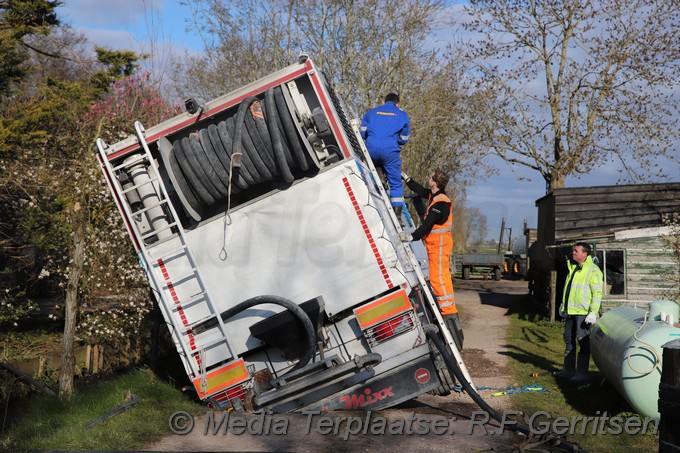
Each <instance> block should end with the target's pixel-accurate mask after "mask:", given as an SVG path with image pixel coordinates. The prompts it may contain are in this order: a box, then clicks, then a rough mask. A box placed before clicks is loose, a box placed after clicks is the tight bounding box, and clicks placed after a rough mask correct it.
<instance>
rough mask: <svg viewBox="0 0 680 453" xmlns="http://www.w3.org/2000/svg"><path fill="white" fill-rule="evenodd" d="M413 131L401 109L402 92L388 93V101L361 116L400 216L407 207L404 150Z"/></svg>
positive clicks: (370, 147) (364, 134)
mask: <svg viewBox="0 0 680 453" xmlns="http://www.w3.org/2000/svg"><path fill="white" fill-rule="evenodd" d="M410 134H411V126H410V122H409V119H408V115H407V114H406V112H405V111H403V110H402V109H400V108H399V95H397V94H396V93H390V94H388V95H387V96H385V104H383V105H381V106H379V107H375V108H373V109H371V110H369V111H368V112H366V114H364V116H363V118H362V119H361V136H362V137H363V138H364V140H365V141H366V148H367V149H368V153H369V154H370V155H371V159H373V162H374V163H375V164H376V165H379V166H382V167H383V169H384V170H385V173H386V175H387V183H388V184H389V186H390V203H391V204H392V207H393V208H394V211H395V213H396V214H397V218H399V219H401V210H402V207H403V206H404V186H403V185H402V182H401V156H400V153H401V147H402V146H403V145H405V144H406V142H408V139H409V136H410Z"/></svg>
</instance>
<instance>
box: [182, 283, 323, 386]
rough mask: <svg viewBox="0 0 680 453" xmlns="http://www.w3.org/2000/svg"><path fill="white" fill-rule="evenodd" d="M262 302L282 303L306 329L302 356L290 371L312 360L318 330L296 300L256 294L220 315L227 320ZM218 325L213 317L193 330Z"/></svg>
mask: <svg viewBox="0 0 680 453" xmlns="http://www.w3.org/2000/svg"><path fill="white" fill-rule="evenodd" d="M260 304H275V305H280V306H282V307H284V308H285V309H287V310H288V311H290V312H291V313H292V314H293V315H294V316H295V317H296V318H298V319H299V320H300V322H301V323H302V327H303V329H304V331H305V348H304V352H303V354H302V357H300V360H298V363H296V364H295V366H294V367H293V368H291V369H290V371H289V373H290V372H292V371H295V370H298V369H300V368H302V367H304V366H305V365H307V364H308V363H309V361H310V360H312V358H313V357H314V351H315V349H316V332H315V331H314V325H313V324H312V321H311V320H310V319H309V316H307V313H305V312H304V310H303V309H302V308H300V307H299V306H298V305H296V304H295V303H294V302H292V301H290V300H288V299H286V298H284V297H281V296H272V295H262V296H255V297H251V298H250V299H246V300H244V301H243V302H240V303H238V304H236V305H234V306H233V307H231V308H229V309H228V310H225V311H223V312H222V313H220V317H221V318H222V321H226V320H227V319H229V318H231V317H232V316H234V315H237V314H238V313H241V312H242V311H245V310H247V309H248V308H251V307H254V306H255V305H260ZM216 326H217V320H216V319H215V318H213V319H209V320H207V321H205V322H202V323H200V324H197V325H196V326H194V327H193V329H192V331H193V332H194V333H195V334H199V333H202V332H205V331H206V330H208V329H211V328H213V327H216Z"/></svg>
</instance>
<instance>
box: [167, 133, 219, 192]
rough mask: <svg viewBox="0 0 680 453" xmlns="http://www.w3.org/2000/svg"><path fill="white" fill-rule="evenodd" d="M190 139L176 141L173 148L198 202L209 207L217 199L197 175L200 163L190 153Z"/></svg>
mask: <svg viewBox="0 0 680 453" xmlns="http://www.w3.org/2000/svg"><path fill="white" fill-rule="evenodd" d="M188 140H189V139H188V138H186V137H185V138H183V139H181V140H175V143H173V144H172V148H173V149H174V151H175V158H176V159H177V163H178V164H179V167H180V168H181V169H182V173H183V174H184V176H185V177H186V178H185V179H186V181H187V183H189V185H190V186H191V188H192V189H193V191H194V193H195V194H196V197H197V198H198V200H199V201H200V202H201V203H203V204H207V205H212V204H213V203H215V199H214V198H213V197H212V195H210V193H209V192H208V189H206V188H205V186H204V185H203V182H202V178H199V175H198V174H197V173H196V172H197V171H199V170H197V168H196V167H198V163H197V162H195V159H194V158H193V156H192V155H191V154H189V153H188V148H190V145H189V142H188Z"/></svg>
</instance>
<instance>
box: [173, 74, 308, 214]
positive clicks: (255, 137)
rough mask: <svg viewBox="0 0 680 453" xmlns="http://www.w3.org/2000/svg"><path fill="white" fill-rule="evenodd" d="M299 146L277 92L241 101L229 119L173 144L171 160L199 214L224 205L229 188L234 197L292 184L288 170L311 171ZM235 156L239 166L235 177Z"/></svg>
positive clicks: (281, 95) (278, 90) (283, 104)
mask: <svg viewBox="0 0 680 453" xmlns="http://www.w3.org/2000/svg"><path fill="white" fill-rule="evenodd" d="M301 140H302V138H301V137H300V136H299V135H298V133H297V129H296V127H295V123H294V120H293V118H292V116H291V114H290V112H289V110H288V107H287V105H286V101H285V98H284V96H283V91H282V89H281V87H280V86H277V87H274V88H270V89H269V90H267V91H266V92H265V96H264V100H261V99H259V98H257V97H254V96H250V97H247V98H245V99H244V100H243V101H242V102H241V104H239V107H238V110H237V112H236V114H235V115H234V116H232V117H229V118H227V119H225V120H223V121H220V122H218V123H216V124H211V125H209V126H207V127H206V128H204V129H200V130H199V131H197V133H194V134H191V135H189V136H188V137H183V138H181V139H177V140H175V141H174V142H173V143H172V152H171V154H172V157H171V159H173V160H174V161H176V163H177V165H178V167H179V169H180V170H181V175H179V176H181V177H182V178H183V179H184V180H185V182H186V186H187V187H188V188H189V190H190V192H191V193H190V194H185V195H188V196H187V199H188V200H191V202H192V204H195V205H194V206H193V207H194V208H196V209H199V208H200V207H202V206H210V205H213V204H216V203H219V202H221V201H223V200H225V199H227V197H228V196H229V185H230V184H232V182H233V184H232V191H233V192H234V193H238V192H239V191H241V190H244V189H248V188H249V187H251V186H254V185H257V184H261V183H264V182H267V181H273V180H278V181H282V182H284V183H291V182H292V181H293V180H294V179H295V178H294V175H293V169H296V168H297V169H300V170H302V171H306V170H308V169H309V167H310V162H309V160H308V159H309V157H308V156H307V154H306V151H305V150H304V148H303V143H302V142H301ZM238 154H241V157H242V165H241V167H240V171H239V172H234V167H235V166H238V164H236V162H235V157H234V156H235V155H238ZM236 173H238V174H236ZM230 178H231V180H230Z"/></svg>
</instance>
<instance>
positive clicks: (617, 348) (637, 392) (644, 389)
mask: <svg viewBox="0 0 680 453" xmlns="http://www.w3.org/2000/svg"><path fill="white" fill-rule="evenodd" d="M673 303H674V302H673ZM674 304H675V303H674ZM650 305H651V304H650ZM675 305H676V306H677V304H675ZM669 307H670V306H669ZM669 307H666V308H665V309H667V308H669ZM662 311H663V310H662ZM675 319H676V322H677V317H676V318H675ZM590 337H591V343H590V344H591V355H592V357H593V361H594V362H595V365H596V366H597V368H598V369H599V370H600V371H601V372H602V375H603V376H604V377H605V378H606V379H607V380H608V381H609V382H610V383H611V384H612V385H613V386H614V387H615V388H616V389H617V390H618V391H619V393H621V395H623V397H624V398H625V399H626V401H628V403H629V404H630V405H631V407H632V408H633V409H634V410H635V411H636V412H637V413H639V414H640V415H642V416H645V417H652V418H655V419H657V420H658V419H659V408H658V400H659V382H660V380H661V366H662V363H661V359H662V355H663V350H662V347H661V346H663V345H664V344H666V343H668V342H669V341H672V340H675V339H678V338H680V329H679V328H677V327H674V326H673V325H671V324H668V323H666V322H663V321H654V320H651V318H650V317H649V313H648V312H647V310H645V309H642V308H635V307H628V306H626V307H618V308H614V309H611V310H609V311H607V312H606V313H605V314H604V315H603V316H602V317H601V318H600V319H599V321H598V322H597V323H596V324H595V326H594V327H593V329H592V332H591V335H590Z"/></svg>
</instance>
